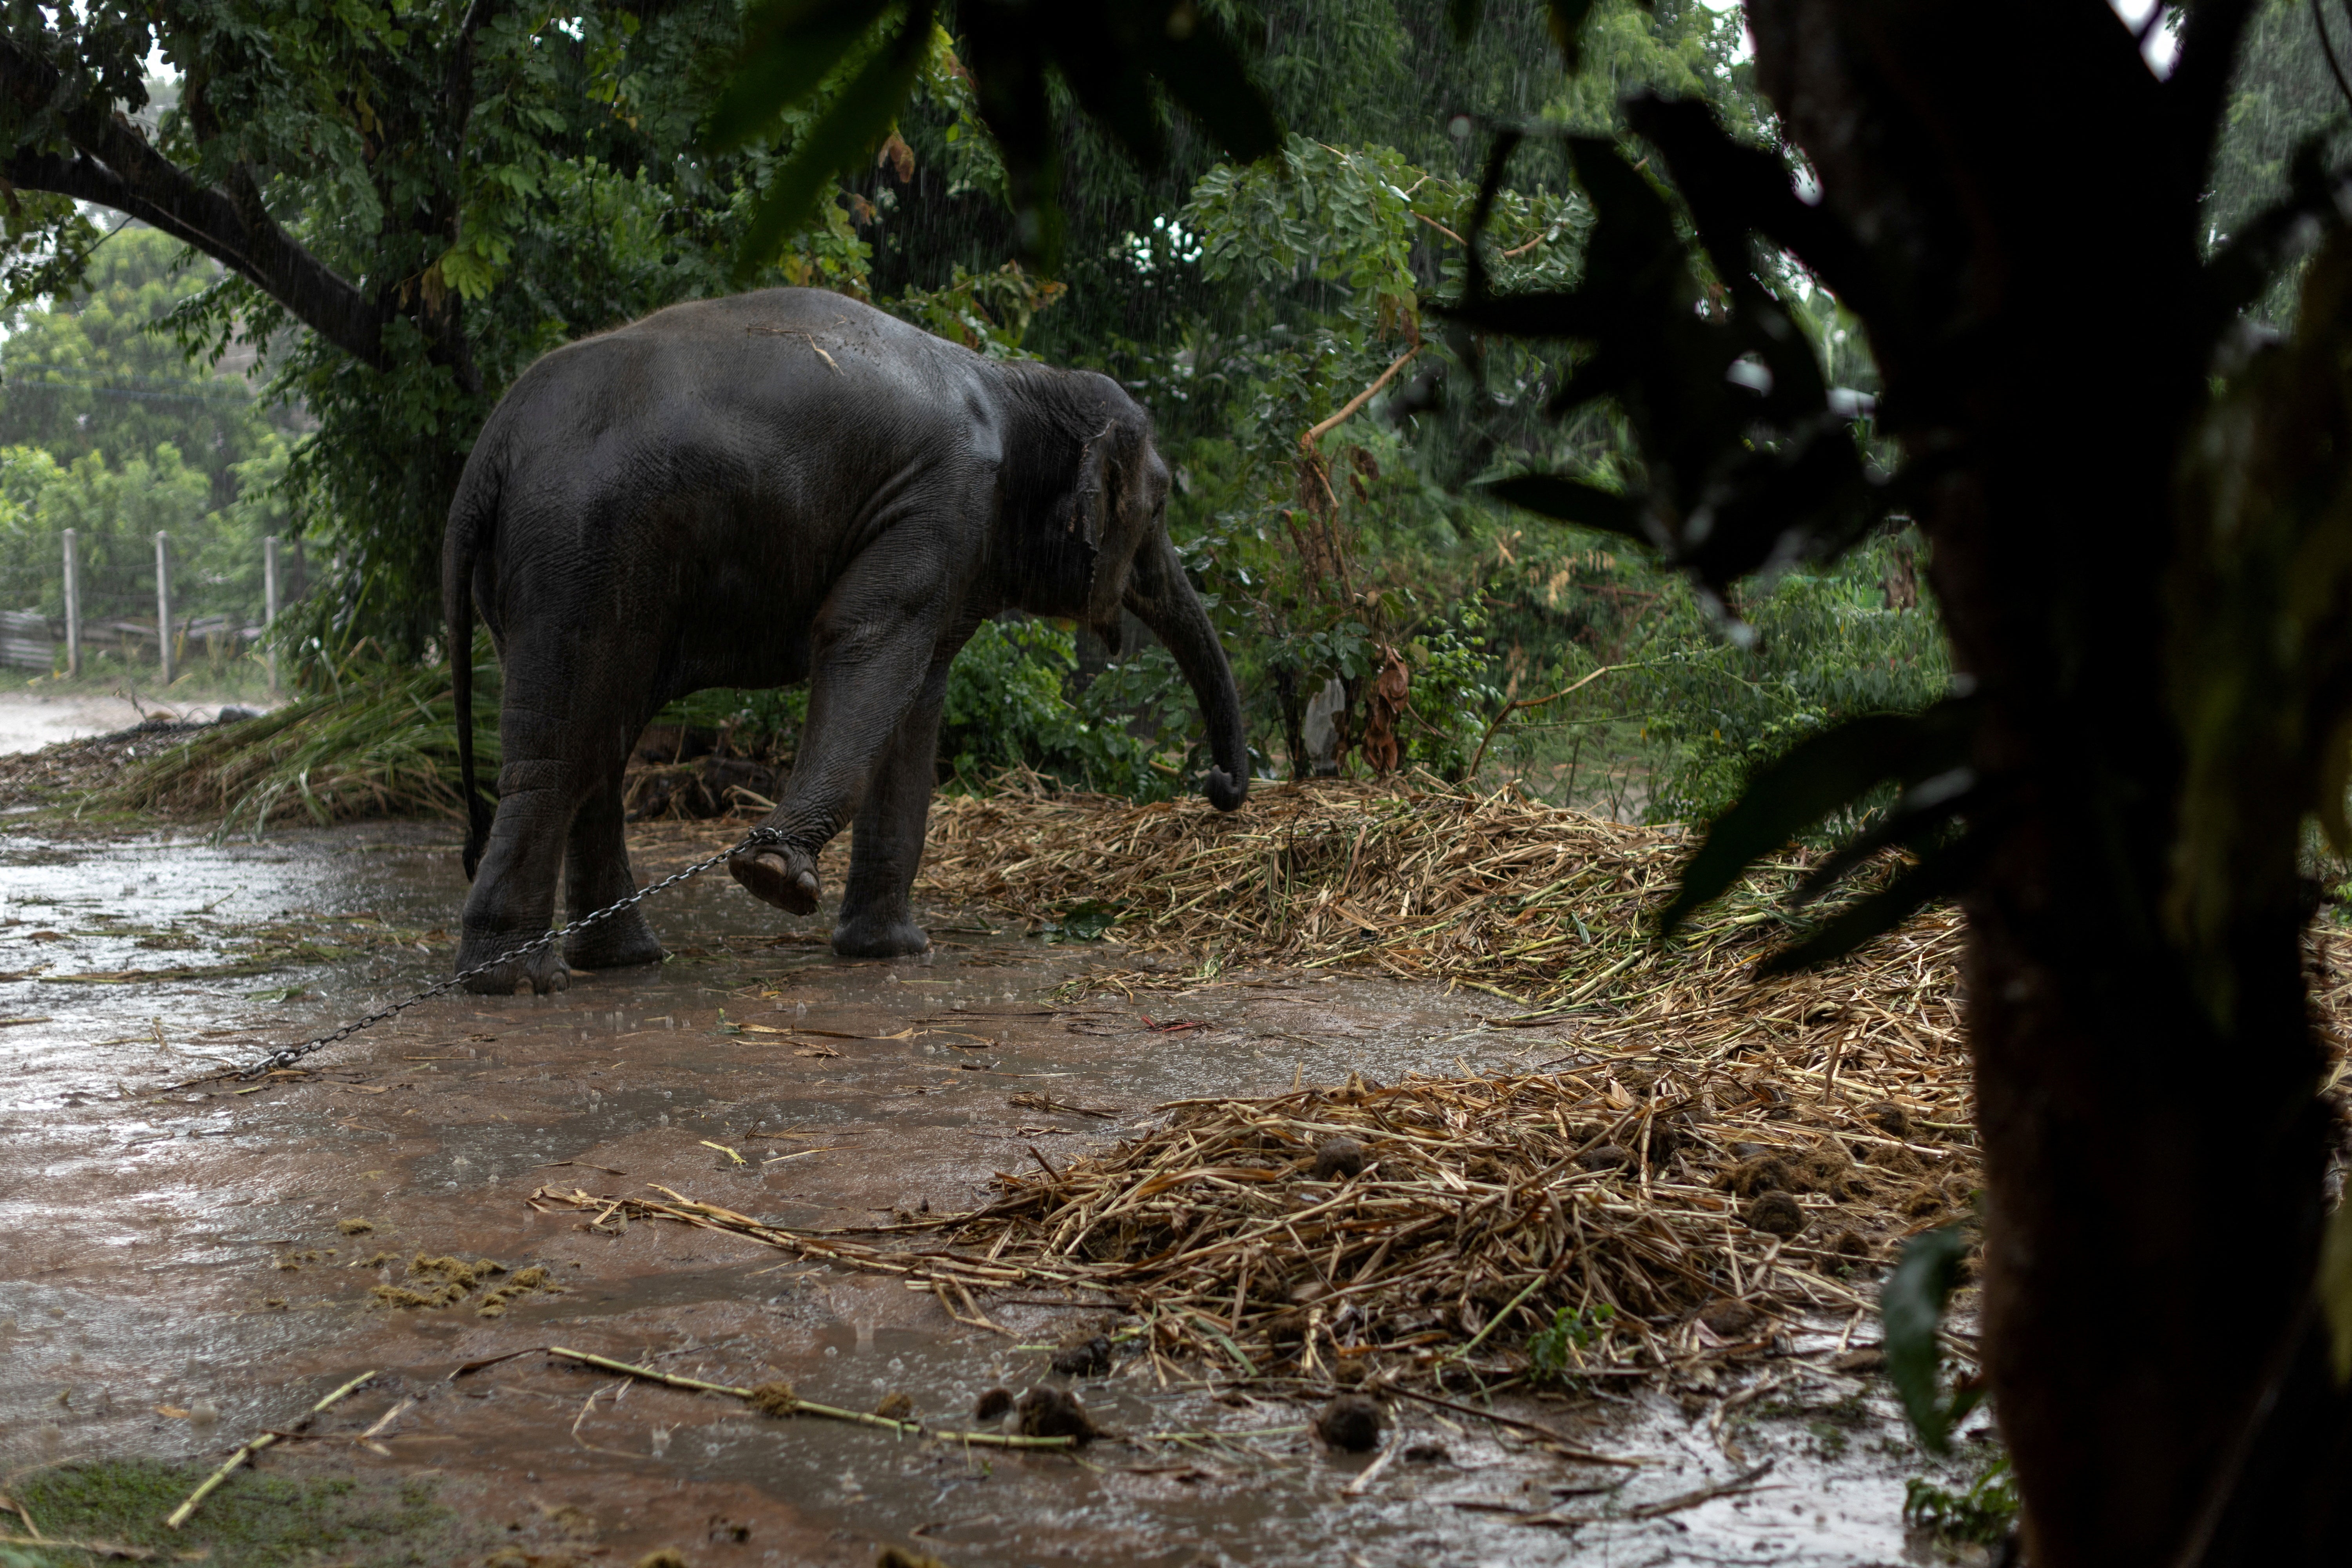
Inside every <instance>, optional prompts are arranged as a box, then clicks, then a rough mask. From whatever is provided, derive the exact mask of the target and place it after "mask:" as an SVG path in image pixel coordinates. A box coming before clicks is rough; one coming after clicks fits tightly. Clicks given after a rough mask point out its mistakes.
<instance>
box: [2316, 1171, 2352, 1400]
mask: <svg viewBox="0 0 2352 1568" xmlns="http://www.w3.org/2000/svg"><path fill="white" fill-rule="evenodd" d="M2319 1310H2320V1316H2321V1318H2322V1319H2323V1320H2324V1321H2326V1325H2327V1349H2328V1358H2327V1359H2328V1366H2329V1369H2330V1370H2331V1371H2333V1372H2334V1373H2336V1387H2338V1388H2342V1387H2344V1386H2345V1385H2346V1384H2352V1204H2341V1205H2337V1207H2336V1215H2335V1217H2334V1218H2332V1219H2330V1220H2329V1221H2328V1222H2327V1233H2326V1236H2324V1237H2321V1238H2320V1243H2319Z"/></svg>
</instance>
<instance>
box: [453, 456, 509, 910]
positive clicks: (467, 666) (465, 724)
mask: <svg viewBox="0 0 2352 1568" xmlns="http://www.w3.org/2000/svg"><path fill="white" fill-rule="evenodd" d="M477 455H478V457H479V456H481V454H480V453H479V452H477ZM498 512H499V481H498V474H497V469H496V466H495V465H494V464H492V463H490V462H488V461H487V460H483V461H476V462H469V463H467V465H466V472H465V475H464V477H463V478H461V479H459V480H458V481H457V500H454V501H452V502H451V503H450V505H449V531H448V533H447V534H446V536H445V537H444V538H443V540H442V545H441V610H442V615H443V616H444V617H445V618H446V621H447V623H448V637H449V692H450V696H451V697H452V698H453V699H454V700H455V703H456V707H457V780H458V789H459V791H460V792H461V793H460V796H459V798H460V799H462V800H463V801H464V802H465V805H466V879H467V881H469V882H470V881H472V880H473V879H474V870H475V868H477V867H478V866H479V865H480V864H481V863H482V848H483V847H484V846H485V845H487V844H488V842H489V839H490V822H491V819H492V817H493V816H494V815H495V810H496V808H495V807H493V806H492V805H491V804H490V800H489V797H488V796H487V795H484V794H483V793H482V790H481V786H480V784H478V783H477V782H476V780H475V777H474V562H475V559H476V558H477V557H478V555H479V554H480V553H481V552H482V549H483V547H484V546H485V545H486V544H488V542H489V536H490V534H491V533H492V531H494V530H495V528H496V526H497V522H498Z"/></svg>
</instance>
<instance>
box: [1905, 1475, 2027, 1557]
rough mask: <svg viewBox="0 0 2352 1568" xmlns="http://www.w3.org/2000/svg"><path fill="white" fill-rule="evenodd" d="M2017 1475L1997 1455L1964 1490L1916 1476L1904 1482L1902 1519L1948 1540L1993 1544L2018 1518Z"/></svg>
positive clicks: (1914, 1526)
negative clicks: (1943, 1485)
mask: <svg viewBox="0 0 2352 1568" xmlns="http://www.w3.org/2000/svg"><path fill="white" fill-rule="evenodd" d="M2017 1507H2018V1497H2017V1479H2016V1478H2015V1477H2014V1476H2012V1475H2011V1473H2010V1468H2009V1460H2008V1459H2007V1458H2000V1459H1996V1460H1994V1461H1993V1463H1992V1464H1991V1465H1990V1467H1989V1468H1987V1469H1986V1470H1985V1473H1984V1474H1983V1475H1981V1476H1979V1477H1978V1478H1977V1479H1976V1482H1975V1484H1974V1485H1972V1486H1970V1487H1969V1489H1967V1490H1965V1491H1958V1492H1954V1491H1947V1490H1946V1489H1944V1488H1942V1487H1939V1486H1937V1485H1936V1484H1935V1483H1934V1482H1933V1481H1929V1480H1926V1479H1921V1478H1920V1477H1917V1476H1914V1477H1912V1478H1911V1479H1909V1480H1907V1481H1906V1482H1904V1483H1903V1522H1904V1523H1906V1524H1907V1525H1910V1526H1911V1527H1912V1528H1913V1529H1915V1530H1924V1531H1927V1532H1928V1533H1929V1534H1931V1535H1934V1536H1937V1537H1938V1538H1940V1539H1942V1540H1945V1541H1953V1542H1974V1543H1975V1544H1977V1545H1979V1546H1990V1545H1992V1544H1994V1543H1995V1542H1999V1541H2000V1539H2001V1538H2002V1537H2003V1536H2006V1535H2007V1534H2008V1533H2009V1531H2010V1526H2011V1525H2012V1524H2014V1523H2016V1521H2017Z"/></svg>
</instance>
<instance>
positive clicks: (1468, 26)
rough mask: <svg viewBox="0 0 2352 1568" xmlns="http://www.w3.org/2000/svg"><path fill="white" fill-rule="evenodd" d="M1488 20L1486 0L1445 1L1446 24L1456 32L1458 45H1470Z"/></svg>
mask: <svg viewBox="0 0 2352 1568" xmlns="http://www.w3.org/2000/svg"><path fill="white" fill-rule="evenodd" d="M1485 20H1486V0H1445V24H1446V26H1449V27H1451V28H1452V29H1453V30H1454V42H1455V43H1456V44H1460V45H1466V44H1468V43H1469V42H1470V40H1471V39H1472V38H1474V37H1476V36H1477V33H1478V24H1479V23H1480V22H1483V21H1485Z"/></svg>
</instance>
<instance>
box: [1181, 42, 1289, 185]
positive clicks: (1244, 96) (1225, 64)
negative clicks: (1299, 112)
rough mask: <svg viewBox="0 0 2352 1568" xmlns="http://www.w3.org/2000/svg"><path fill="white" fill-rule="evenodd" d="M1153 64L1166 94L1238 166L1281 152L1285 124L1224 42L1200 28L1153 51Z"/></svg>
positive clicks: (1236, 55)
mask: <svg viewBox="0 0 2352 1568" xmlns="http://www.w3.org/2000/svg"><path fill="white" fill-rule="evenodd" d="M1150 67H1151V69H1152V70H1153V71H1154V72H1156V73H1157V74H1158V76H1159V78H1160V81H1161V83H1163V84H1164V85H1165V86H1166V87H1167V89H1168V96H1170V97H1171V98H1172V99H1174V100H1176V101H1177V102H1178V103H1180V104H1181V105H1182V106H1183V108H1184V110H1185V112H1186V113H1188V114H1190V115H1192V118H1193V119H1195V120H1197V121H1200V122H1201V125H1202V129H1203V130H1205V131H1207V132H1208V133H1209V134H1210V135H1211V136H1212V137H1213V138H1215V139H1216V141H1217V143H1218V144H1219V145H1220V146H1222V147H1223V148H1224V150H1225V153H1226V155H1227V156H1228V157H1231V158H1232V159H1233V160H1234V162H1236V163H1255V162H1257V161H1258V160H1259V159H1260V158H1265V157H1268V156H1271V155H1272V154H1274V153H1278V152H1280V151H1281V150H1282V123H1281V121H1277V120H1276V119H1275V117H1274V106H1273V105H1272V104H1270V103H1268V102H1267V101H1266V99H1265V94H1264V93H1263V92H1260V91H1259V90H1258V88H1257V84H1256V83H1255V82H1254V81H1252V80H1250V77H1249V72H1248V70H1247V69H1246V68H1244V66H1243V65H1242V59H1241V57H1240V56H1239V55H1238V54H1236V53H1234V48H1233V46H1232V45H1230V44H1228V43H1227V42H1225V40H1224V39H1223V38H1221V37H1214V36H1213V35H1211V34H1209V33H1206V32H1203V31H1199V30H1196V31H1194V32H1192V33H1191V34H1190V35H1188V36H1187V37H1184V38H1183V39H1181V40H1172V39H1171V41H1170V42H1169V43H1168V44H1167V45H1166V46H1164V47H1160V48H1159V49H1156V50H1154V51H1153V52H1152V54H1151V57H1150Z"/></svg>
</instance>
